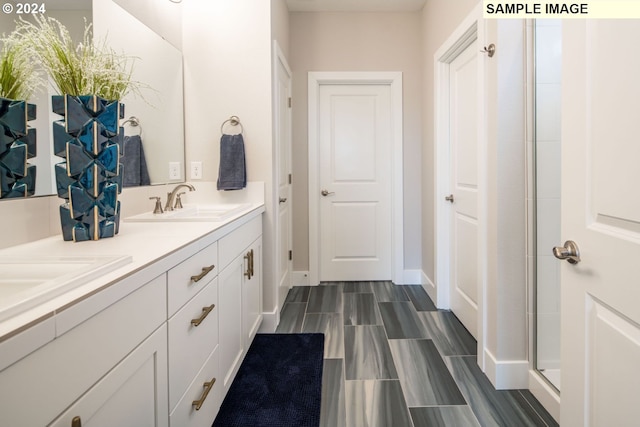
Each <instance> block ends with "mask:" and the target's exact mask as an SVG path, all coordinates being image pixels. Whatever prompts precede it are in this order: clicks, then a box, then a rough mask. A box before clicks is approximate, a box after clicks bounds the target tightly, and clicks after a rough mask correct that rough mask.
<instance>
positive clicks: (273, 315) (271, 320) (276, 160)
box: [262, 40, 293, 331]
mask: <svg viewBox="0 0 640 427" xmlns="http://www.w3.org/2000/svg"><path fill="white" fill-rule="evenodd" d="M272 63H273V81H272V87H273V93H274V96H273V97H272V101H273V140H274V141H276V143H274V146H273V165H274V167H273V172H272V178H273V192H272V194H271V196H272V206H274V207H275V219H274V246H275V257H274V260H275V264H274V266H275V267H274V268H273V272H272V277H273V287H274V290H273V298H274V301H273V305H274V307H273V308H271V307H267V308H269V309H272V310H273V312H272V311H269V312H267V313H265V316H264V318H263V323H264V324H265V326H263V327H262V330H267V331H275V329H276V327H277V326H278V324H279V323H280V311H281V310H282V307H280V295H279V289H280V277H278V276H279V274H278V268H279V267H278V266H279V265H280V256H281V254H282V251H281V248H280V246H279V236H280V221H279V218H278V214H279V206H280V204H279V188H278V177H279V174H280V168H281V167H282V165H281V162H280V144H278V143H277V141H280V140H281V137H282V135H281V134H280V132H281V129H280V127H279V126H278V123H279V117H280V115H287V116H288V117H289V130H288V132H289V144H290V149H289V166H290V167H292V165H293V164H292V160H291V155H292V149H293V146H292V145H293V144H292V135H293V133H292V123H293V120H292V114H291V108H290V107H289V108H285V109H284V111H283V110H282V109H281V108H280V105H281V104H280V103H279V102H278V101H279V99H278V96H277V94H276V89H277V85H278V73H279V71H278V64H282V66H283V68H284V69H285V71H286V73H287V74H288V76H289V96H290V97H291V95H292V91H293V86H292V76H293V73H292V72H291V68H290V67H289V63H288V62H287V58H286V56H285V54H284V52H283V51H282V49H281V48H280V45H279V44H278V41H277V40H273V61H272ZM291 172H292V171H291V170H289V173H291ZM291 193H293V192H291ZM292 196H293V195H292V194H290V197H291V199H293V197H292ZM288 203H290V204H289V209H290V210H292V208H293V200H289V201H288ZM292 222H293V215H292V214H291V215H290V220H289V242H288V245H289V249H292V248H293V223H292ZM289 269H290V271H289V274H290V275H292V274H293V261H291V260H289ZM290 277H291V276H290ZM291 284H292V282H291V280H290V283H289V288H291ZM263 304H264V301H263ZM263 311H264V309H263ZM266 314H268V315H269V317H267V316H266Z"/></svg>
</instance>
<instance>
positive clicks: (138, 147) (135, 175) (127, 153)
mask: <svg viewBox="0 0 640 427" xmlns="http://www.w3.org/2000/svg"><path fill="white" fill-rule="evenodd" d="M120 163H121V164H122V168H123V172H122V186H123V187H137V186H140V185H151V180H150V178H149V170H148V169H147V160H146V159H145V156H144V147H143V146H142V139H141V138H140V135H132V136H125V137H124V138H122V145H121V147H120Z"/></svg>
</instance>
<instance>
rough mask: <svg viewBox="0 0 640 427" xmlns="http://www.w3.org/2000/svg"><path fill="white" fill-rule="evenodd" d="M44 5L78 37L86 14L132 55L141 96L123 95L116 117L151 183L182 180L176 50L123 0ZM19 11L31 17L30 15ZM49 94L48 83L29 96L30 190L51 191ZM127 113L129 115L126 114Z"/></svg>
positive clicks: (11, 19) (5, 23)
mask: <svg viewBox="0 0 640 427" xmlns="http://www.w3.org/2000/svg"><path fill="white" fill-rule="evenodd" d="M16 3H17V2H16ZM45 5H46V9H47V11H46V13H47V15H48V16H52V17H54V18H56V19H58V20H59V21H60V22H62V23H63V24H64V25H65V26H66V27H67V28H68V29H69V31H70V33H71V35H72V37H74V40H82V34H83V31H84V24H85V20H86V22H88V23H92V24H93V30H94V31H93V32H94V36H95V37H96V38H98V39H101V38H104V37H106V40H107V43H108V45H109V46H110V47H112V48H113V49H114V50H115V51H116V52H124V53H126V54H127V55H128V56H131V57H133V58H135V66H134V71H133V76H132V77H133V79H134V80H136V81H140V82H142V83H143V84H144V85H145V86H146V88H144V89H142V96H136V95H135V94H131V95H128V96H127V97H125V99H123V100H122V103H123V104H125V118H124V119H123V120H122V121H121V124H122V125H123V128H124V134H125V135H126V136H130V137H132V136H135V135H140V137H141V141H142V146H143V151H144V158H145V160H146V165H147V169H148V173H149V178H150V183H151V185H153V184H164V183H168V182H182V181H184V176H185V172H184V164H185V148H184V101H183V100H184V98H183V69H182V53H181V52H180V50H179V49H177V48H176V47H175V46H173V45H172V44H170V43H169V42H167V41H166V40H164V39H163V38H162V37H161V36H160V35H158V34H157V33H156V32H154V31H153V30H151V29H150V28H149V27H148V26H146V25H145V24H143V23H142V22H140V21H139V20H138V19H137V18H135V17H134V16H133V15H132V14H131V13H129V12H128V11H127V10H126V7H127V2H126V1H123V0H118V1H117V3H116V2H115V1H114V0H50V1H47V2H46V3H45ZM21 16H22V18H23V19H29V18H30V16H29V15H21ZM18 18H19V17H18V15H15V14H1V15H0V28H1V30H0V32H3V33H8V32H10V31H11V29H12V28H14V27H15V20H17V19H18ZM51 94H53V91H52V89H51V88H50V87H47V88H45V89H44V90H43V91H41V93H38V94H36V95H34V96H33V97H32V99H30V100H29V102H30V103H34V104H36V106H37V107H36V108H37V119H36V120H34V121H30V122H29V125H30V126H31V127H35V128H36V129H37V135H38V152H37V156H36V157H35V158H33V159H31V160H29V163H31V164H34V165H36V166H37V181H36V192H35V196H48V195H54V194H56V190H55V177H54V172H53V165H55V164H56V163H59V162H61V161H62V159H61V158H59V157H56V156H54V155H53V153H52V145H53V144H52V142H51V141H52V137H51V127H52V125H51V123H52V121H54V120H59V118H60V117H59V116H57V115H55V114H53V113H52V112H51ZM131 118H134V120H128V119H131ZM135 123H137V124H138V126H135ZM125 148H126V147H125ZM126 154H127V153H126V152H125V155H126ZM170 165H172V166H173V167H174V169H175V166H177V170H178V174H177V175H175V174H174V175H170V169H171V168H170ZM125 173H126V172H125Z"/></svg>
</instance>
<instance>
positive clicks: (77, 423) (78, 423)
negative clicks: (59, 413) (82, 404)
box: [71, 417, 82, 427]
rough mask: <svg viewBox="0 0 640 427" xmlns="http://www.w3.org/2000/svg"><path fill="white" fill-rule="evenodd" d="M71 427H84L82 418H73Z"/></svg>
mask: <svg viewBox="0 0 640 427" xmlns="http://www.w3.org/2000/svg"><path fill="white" fill-rule="evenodd" d="M71 427H82V420H81V419H80V417H73V419H72V420H71Z"/></svg>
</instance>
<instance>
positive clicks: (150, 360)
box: [51, 325, 169, 427]
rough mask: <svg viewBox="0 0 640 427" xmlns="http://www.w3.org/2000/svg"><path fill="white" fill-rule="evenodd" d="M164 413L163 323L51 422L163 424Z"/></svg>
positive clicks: (89, 426) (90, 426)
mask: <svg viewBox="0 0 640 427" xmlns="http://www.w3.org/2000/svg"><path fill="white" fill-rule="evenodd" d="M168 416H169V409H168V397H167V329H166V326H165V325H163V326H162V327H160V328H159V329H158V330H156V332H154V333H153V334H152V335H151V336H150V337H149V338H147V340H145V341H144V342H143V343H142V344H140V346H139V347H138V348H136V349H135V350H134V351H133V352H132V353H131V354H130V355H129V356H127V358H125V359H124V360H123V361H122V362H120V363H119V364H118V365H117V366H116V367H115V368H114V369H113V370H112V371H111V372H109V373H108V374H107V375H106V376H105V377H104V378H102V379H101V380H100V381H99V382H98V383H97V384H96V385H95V386H93V387H92V388H91V389H90V390H89V391H88V392H87V393H85V394H84V395H83V396H82V397H80V399H79V400H78V401H76V403H75V404H73V406H71V407H70V408H69V409H68V410H67V411H66V412H65V413H63V414H62V415H61V416H60V417H59V418H58V419H56V420H55V421H54V422H53V423H52V424H51V426H52V427H69V426H82V427H113V426H118V427H167V426H168V424H169V419H168ZM74 419H75V421H74Z"/></svg>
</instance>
